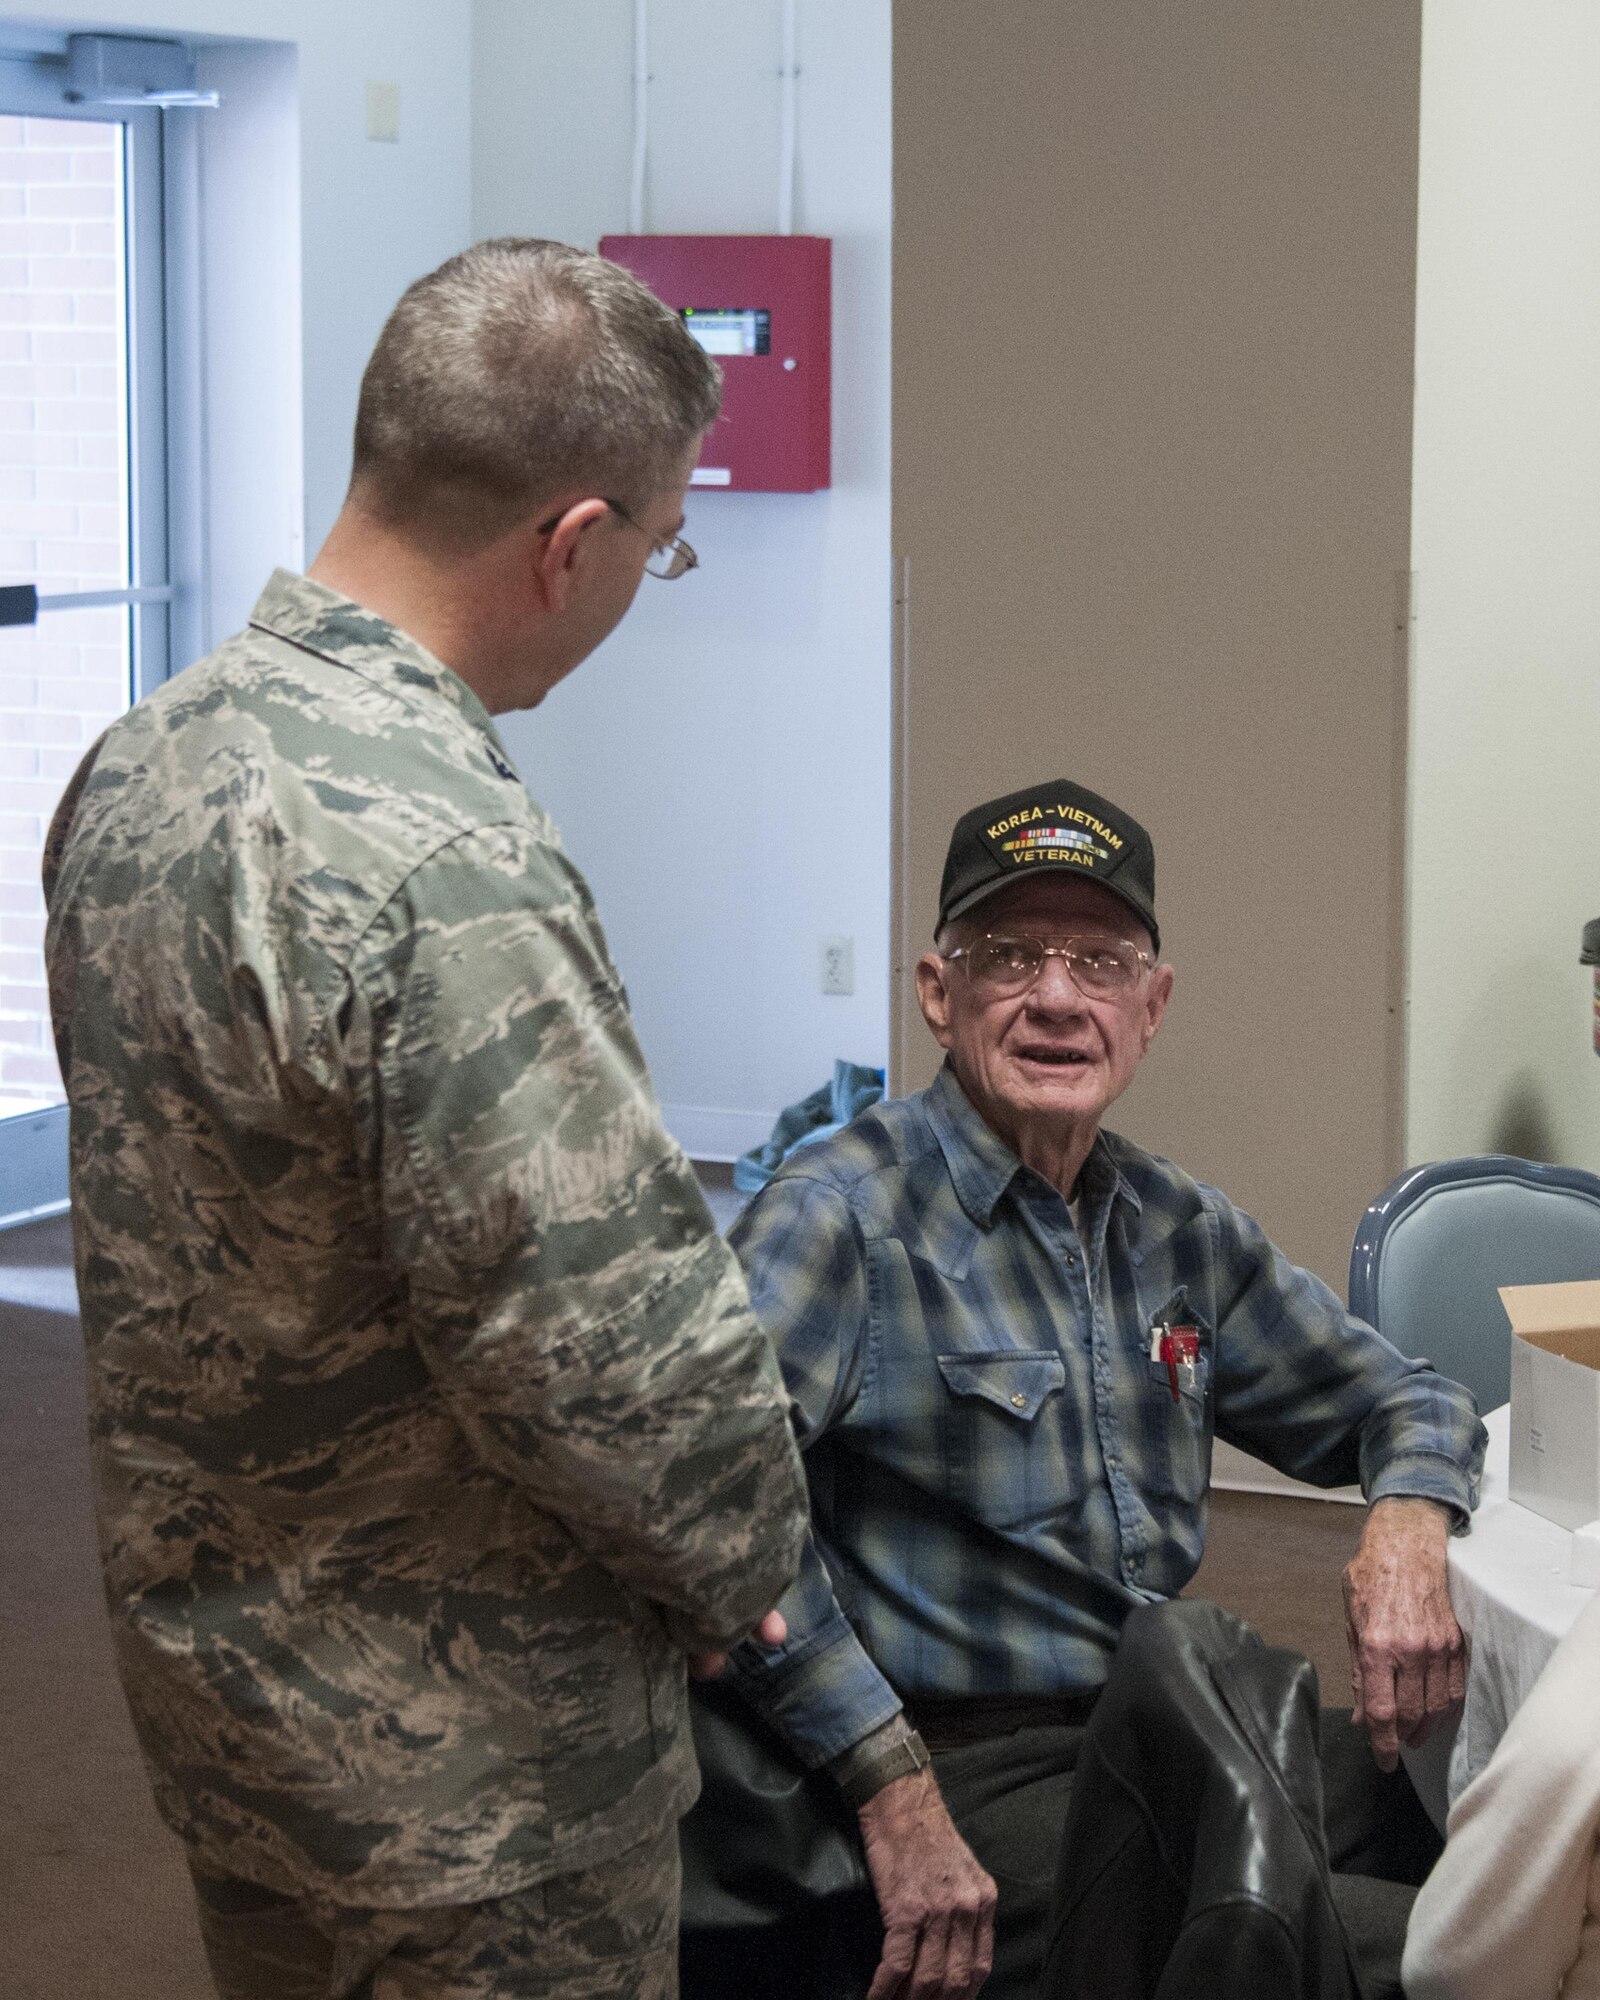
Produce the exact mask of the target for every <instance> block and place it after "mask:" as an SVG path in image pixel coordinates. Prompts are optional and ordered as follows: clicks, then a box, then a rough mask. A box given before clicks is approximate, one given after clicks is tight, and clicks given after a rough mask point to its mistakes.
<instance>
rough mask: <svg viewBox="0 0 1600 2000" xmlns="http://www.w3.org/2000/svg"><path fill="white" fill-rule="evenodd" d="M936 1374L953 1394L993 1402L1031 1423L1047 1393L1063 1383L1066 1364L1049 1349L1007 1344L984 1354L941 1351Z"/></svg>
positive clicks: (996, 1406) (996, 1405) (1041, 1406)
mask: <svg viewBox="0 0 1600 2000" xmlns="http://www.w3.org/2000/svg"><path fill="white" fill-rule="evenodd" d="M938 1362H939V1373H940V1374H941V1375H942V1376H943V1377H944V1385H945V1387H946V1388H947V1389H948V1390H949V1391H950V1393H951V1395H952V1396H972V1397H976V1398H977V1399H978V1401H980V1402H983V1403H992V1404H993V1405H994V1407H995V1408H996V1409H997V1410H1004V1411H1005V1413H1006V1415H1007V1416H1008V1417H1012V1418H1015V1419H1017V1420H1019V1421H1021V1422H1022V1423H1028V1424H1031V1423H1032V1422H1033V1420H1034V1418H1035V1417H1036V1416H1038V1414H1039V1412H1040V1410H1041V1409H1042V1408H1043V1407H1044V1401H1045V1398H1046V1397H1047V1396H1050V1395H1053V1394H1054V1393H1055V1391H1056V1390H1057V1389H1060V1388H1062V1387H1064V1386H1065V1383H1066V1379H1067V1370H1066V1364H1065V1363H1064V1362H1063V1361H1062V1359H1061V1356H1060V1355H1059V1354H1052V1353H1051V1352H1050V1350H1049V1349H1048V1348H1015V1347H1007V1348H1002V1349H999V1350H996V1351H994V1352H992V1353H986V1354H941V1355H940V1356H939V1357H938Z"/></svg>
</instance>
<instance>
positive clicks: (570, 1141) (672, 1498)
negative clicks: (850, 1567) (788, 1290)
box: [346, 827, 806, 1650]
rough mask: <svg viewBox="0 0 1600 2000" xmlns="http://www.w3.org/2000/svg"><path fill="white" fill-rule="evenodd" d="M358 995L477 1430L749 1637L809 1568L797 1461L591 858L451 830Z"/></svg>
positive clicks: (363, 1059) (365, 1054)
mask: <svg viewBox="0 0 1600 2000" xmlns="http://www.w3.org/2000/svg"><path fill="white" fill-rule="evenodd" d="M348 1014H349V1019H348V1021H347V1023H346V1047H347V1060H348V1061H349V1063H350V1067H351V1073H352V1079H353V1082H354V1084H355V1088H356V1091H357V1096H358V1100H359V1101H362V1102H363V1106H364V1113H365V1116H366V1119H367V1122H368V1125H369V1140H370V1144H371V1146H372V1148H373V1149H374V1151H375V1154H376V1162H377V1170H376V1178H377V1183H378V1186H379V1188H380V1189H381V1199H382V1202H383V1209H384V1224H385V1230H386V1236H387V1240H388V1245H389V1250H390V1254H391V1256H392V1258H393V1259H394V1261H395V1263H396V1264H397V1266H398V1268H399V1269H400V1270H402V1271H403V1272H404V1273H405V1274H406V1282H407V1284H408V1288H409V1293H410V1302H411V1307H412V1314H413V1318H414V1320H415V1323H416V1324H417V1326H418V1328H419V1329H420V1331H419V1334H418V1339H419V1343H420V1345H421V1347H422V1350H423V1353H424V1356H425V1358H426V1361H427V1363H428V1366H429V1368H430V1369H431V1371H432V1373H433V1375H434V1377H435V1379H436V1380H437V1382H438V1384H439V1387H440V1389H441V1391H442V1392H443V1394H444V1396H445V1397H446V1399H447V1400H448V1402H449V1404H450V1406H451V1409H452V1411H453V1412H454V1414H455V1416H456V1418H457V1420H458V1421H459V1423H460V1424H461V1426H462V1428H463V1430H464V1431H465V1432H466V1434H467V1436H468V1437H469V1438H470V1439H471V1441H472V1443H473V1445H474V1447H475V1449H476V1450H477V1451H478V1453H479V1454H480V1456H481V1457H482V1458H483V1459H484V1460H485V1461H486V1462H487V1463H488V1464H490V1465H491V1466H493V1467H494V1468H495V1469H496V1471H498V1472H500V1473H501V1474H502V1475H504V1476H505V1477H506V1478H508V1479H510V1480H513V1481H515V1482H516V1483H517V1485H519V1486H520V1487H522V1488H523V1489H524V1490H525V1491H526V1492H527V1493H528V1494H530V1495H531V1497H532V1498H533V1499H534V1500H535V1501H536V1503H537V1504H538V1505H539V1506H540V1507H542V1508H543V1509H545V1510H546V1511H547V1512H549V1513H551V1514H553V1515H554V1516H556V1517H557V1518H559V1519H560V1520H561V1522H562V1523H563V1524H564V1526H565V1527H566V1528H567V1530H568V1532H569V1533H570V1534H571V1535H572V1537H573V1539H574V1540H575V1541H576V1542H577V1543H578V1544H579V1546H580V1547H582V1548H583V1549H584V1551H585V1552H586V1553H587V1554H588V1555H589V1556H591V1557H592V1558H593V1559H594V1560H595V1561H596V1562H598V1563H600V1564H602V1565H603V1566H604V1567H605V1568H606V1569H608V1570H610V1571H611V1572H612V1573H614V1574H615V1575H616V1576H617V1577H619V1578H620V1579H621V1580H622V1581H624V1582H625V1583H627V1584H628V1585H629V1586H631V1587H632V1588H633V1589H634V1590H636V1591H638V1592H640V1593H641V1594H643V1595H644V1596H646V1597H648V1598H651V1599H653V1600H654V1601H655V1602H657V1603H658V1604H660V1605H661V1606H662V1607H663V1608H664V1610H665V1611H666V1613H667V1614H668V1624H669V1627H670V1628H671V1629H672V1630H673V1632H674V1636H675V1637H677V1638H678V1639H679V1640H680V1642H681V1643H683V1644H684V1645H685V1646H686V1647H687V1648H689V1649H691V1650H695V1649H699V1648H709V1647H711V1646H718V1647H720V1646H723V1645H725V1644H727V1643H729V1642H730V1641H732V1640H733V1639H735V1638H737V1637H738V1636H739V1635H740V1634H741V1633H743V1632H745V1631H748V1630H749V1628H750V1626H751V1625H752V1624H753V1623H754V1622H755V1620H756V1619H757V1618H759V1617H760V1616H761V1615H762V1614H763V1613H764V1612H766V1611H767V1610H768V1609H769V1608H770V1606H771V1605H773V1604H774V1603H775V1602H776V1601H777V1599H778V1597H779V1596H780V1595H781V1594H782V1592H783V1589H784V1587H785V1585H786V1584H787V1583H788V1582H789V1580H790V1578H791V1577H792V1576H793V1575H794V1571H795V1565H796V1561H797V1559H798V1555H799V1549H800V1540H801V1536H802V1534H803V1532H804V1526H805V1518H806V1516H805V1485H804V1476H803V1474H802V1472H801V1469H800V1463H799V1458H798V1455H797V1453H796V1450H795V1444H794V1439H793V1435H792V1433H791V1430H790V1426H789V1420H788V1412H787V1398H786V1396H785V1394H784V1390H783V1384H782V1380H781V1377H780V1376H779V1373H778V1370H777V1366H776V1362H775V1358H774V1356H773V1353H772V1348H771V1343H770V1342H769V1341H768V1340H767V1338H766V1336H765V1335H764V1334H763V1333H762V1331H761V1329H760V1327H759V1325H758V1324H757V1322H756V1320H755V1317H754V1315H753V1314H752V1313H751V1311H750V1308H749V1303H748V1295H747V1293H746V1290H745V1287H744V1283H743V1281H742V1278H741V1276H740V1273H739V1269H738V1266H737V1264H736V1262H735V1261H734V1259H733V1257H732V1255H731V1253H730V1252H729V1251H728V1250H727V1248H726V1246H725V1245H724V1244H723V1242H722V1241H721V1239H720V1238H719V1237H718V1235H717V1233H716V1231H715V1229H714V1227H713V1225H712V1222H711V1218H710V1216H709V1214H708V1213H707V1210H706V1206H705V1202H704V1200H703V1198H702V1196H701V1194H700V1191H699V1187H698V1184H697V1183H696V1181H695V1179H694V1175H693V1173H692V1171H691V1169H690V1167H689V1165H688V1162H687V1161H686V1160H685V1159H684V1157H683V1154H682V1153H681V1152H680V1151H679V1149H678V1148H677V1147H676V1146H675V1145H674V1144H673V1142H672V1141H671V1139H670V1138H669V1137H668V1136H667V1134H666V1132H665V1131H664V1129H663V1127H662V1124H661V1119H660V1113H659V1110H658V1107H657V1105H656V1101H655V1097H654V1094H653V1092H652V1090H651V1086H650V1080H649V1077H648V1074H647V1073H646V1070H645V1065H644V1061H643V1058H642V1056H641V1055H640V1052H639V1048H638V1045H637V1043H636V1041H635V1039H634V1034H633V1028H632V1023H631V1021H630V1019H629V1014H628V1008H627V1003H626V999H625V997H624V995H623V992H622V988H621V984H620V982H619V980H618V979H617V976H616V972H615V970H614V968H613V967H612V965H611V962H610V959H609V956H608V954H607V952H606V949H605V943H604V939H603V937H602V936H601V933H600V929H599V925H598V923H597V921H596V919H595V916H594V912H593V907H592V904H591V903H590V901H589V897H588V891H587V889H586V888H585V887H584V885H583V883H582V881H581V879H580V878H579V877H578V876H577V874H576V872H575V871H574V870H572V868H571V867H570V865H569V864H568V863H567V862H566V861H565V859H564V857H562V856H561V855H560V854H559V852H558V851H556V850H554V849H552V848H551V847H549V846H548V845H547V844H545V843H544V842H542V841H540V840H539V839H538V838H537V837H536V836H535V835H534V834H533V833H532V832H530V831H527V830H524V829H522V828H520V827H498V828H488V829H482V830H480V831H478V832H476V833H473V834H470V835H466V836H463V837H462V838H461V839H459V840H457V841H454V842H452V843H451V844H450V845H449V846H447V847H446V848H444V849H442V850H441V851H440V852H438V853H437V854H435V855H434V856H433V857H432V858H431V859H430V860H429V861H428V862H427V863H425V864H424V865H423V866H422V867H421V868H419V869H418V870H417V871H415V873H414V874H413V875H412V876H411V878H410V879H409V880H408V881H407V883H406V884H405V886H404V888H403V889H402V890H401V892H400V893H399V894H398V895H397V896H396V897H395V898H394V899H393V901H392V902H391V903H390V904H389V905H388V906H387V907H386V909H385V911H384V912H383V915H382V917H381V919H380V920H379V921H378V922H377V923H376V924H375V925H374V927H373V929H372V931H371V932H369V934H368V937H367V939H366V941H365V944H364V947H363V950H362V952H361V953H360V954H359V955H358V959H357V962H356V966H355V969H354V989H353V994H352V1000H351V1004H350V1008H349V1010H348Z"/></svg>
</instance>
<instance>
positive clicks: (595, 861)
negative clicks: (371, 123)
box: [472, 0, 890, 1157]
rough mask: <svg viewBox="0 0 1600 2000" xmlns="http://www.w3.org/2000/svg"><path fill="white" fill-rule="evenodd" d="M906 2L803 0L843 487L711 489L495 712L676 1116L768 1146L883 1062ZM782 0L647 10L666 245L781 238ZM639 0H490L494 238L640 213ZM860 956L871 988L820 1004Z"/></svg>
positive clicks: (812, 172)
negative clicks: (616, 603) (894, 39)
mask: <svg viewBox="0 0 1600 2000" xmlns="http://www.w3.org/2000/svg"><path fill="white" fill-rule="evenodd" d="M889 15H890V9H889V0H800V37H801V46H800V63H801V66H802V70H803V75H802V79H801V84H800V122H799V138H800V175H799V183H798V200H797V205H796V217H795V226H796V228H797V229H800V230H802V231H805V232H807V233H811V234H817V235H827V236H832V237H833V238H834V364H833V365H834V433H833V435H834V484H833V488H832V490H831V491H830V492H827V493H823V494H815V495H778V494H717V493H697V494H692V495H691V496H690V500H689V522H688V527H687V530H686V533H687V535H688V537H689V539H690V540H691V541H692V542H693V543H694V545H695V547H696V549H697V550H698V551H699V553H700V557H701V563H702V568H701V569H700V571H698V572H697V573H695V574H694V575H692V576H689V577H687V578H685V579H684V580H683V581H681V582H678V583H674V584H671V585H666V584H661V583H657V582H652V581H650V580H649V579H646V581H645V584H644V587H643V590H642V591H641V594H640V598H639V601H638V603H637V604H636V606H635V608H634V611H633V612H632V614H631V615H630V617H629V619H628V620H627V622H626V623H625V624H624V625H623V626H622V627H621V628H620V629H619V631H618V632H617V633H616V635H615V636H614V637H613V638H612V639H611V640H609V641H608V642H607V644H606V645H605V646H604V647H603V648H602V649H601V651H600V652H599V653H598V654H597V655H596V656H595V658H594V659H592V660H591V661H589V662H588V663H587V665H585V666H584V667H583V668H582V669H580V671H579V672H578V673H577V674H576V675H575V676H574V677H573V679H572V680H570V681H568V682H567V683H566V684H565V685H564V686H563V687H562V688H560V689H558V690H557V691H556V693H555V694H553V695H552V696H551V698H550V699H549V701H548V702H546V704H545V705H544V707H543V708H541V709H539V710H537V711H535V712H534V713H533V714H531V715H528V716H521V717H508V718H506V719H505V735H506V739H507V742H508V744H509V746H510V747H511V750H512V752H513V755H514V756H516V758H517V759H518V762H519V765H520V767H521V769H522V772H523V775H524V776H525V777H526V779H527V780H528V783H529V785H530V787H531V788H532V790H533V792H534V793H535V795H536V796H537V797H538V798H539V799H540V800H541V801H542V802H543V803H544V804H545V805H546V806H548V807H549V809H550V810H551V812H552V813H553V814H554V815H555V818H556V820H557V822H558V824H559V825H560V826H561V828H562V830H563V833H564V835H565V837H566V841H567V845H568V847H569V849H570V850H571V852H572V854H573V856H574V858H575V859H576V860H577V862H578V864H579V866H580V867H582V868H583V870H584V871H585V873H586V874H587V876H588V878H589V880H590V882H591V883H592V885H593V887H594V890H595V895H596V898H597V901H598V903H599V906H600V910H601V913H602V915H603V917H604V919H605V923H606V928H607V932H608V935H609V937H610V940H611V944H612V948H613V951H614V952H615V955H616V958H617V961H618V963H619V965H620V966H621V968H622V972H623V976H624V978H625V979H626V980H627V982H628V987H629V991H630V994H631V996H632V999H633V1004H634V1011H635V1015H636V1017H637V1020H638V1024H639V1030H640V1035H641V1038H642V1040H643V1043H644V1046H645V1050H646V1052H647V1054H648V1056H649V1059H650V1062H651V1067H652V1070H653V1073H654V1076H655V1081H656V1087H657V1090H658V1092H659V1094H660V1096H661V1098H662V1100H663V1101H664V1103H665V1104H666V1106H667V1110H668V1119H669V1123H671V1125H672V1126H673V1129H674V1130H675V1131H676V1133H677V1135H678V1137H679V1138H680V1139H681V1140H682V1141H683V1143H684V1144H685V1145H686V1146H687V1147H688V1148H689V1149H690V1150H691V1151H693V1152H697V1153H700V1154H702V1155H704V1156H708V1157H716V1156H719V1155H721V1156H727V1155H730V1154H732V1153H734V1152H736V1151H738V1150H739V1149H741V1148H742V1147H744V1146H747V1145H749V1144H752V1143H754V1141H756V1140H757V1139H760V1138H764V1137H765V1136H766V1132H767V1129H768V1127H769V1126H770V1123H771V1120H772V1117H773V1114H774V1112H775V1111H776V1110H777V1109H778V1108H779V1107H780V1106H781V1105H783V1104H784V1103H786V1102H788V1101H790V1100H791V1099H793V1098H795V1097H798V1096H800V1095H802V1094H803V1093H804V1092H806V1091H807V1090H809V1089H811V1088H812V1087H813V1086H814V1085H815V1084H817V1083H818V1082H820V1081H822V1080H823V1078H825V1077H826V1076H827V1075H828V1074H829V1072H830V1069H831V1065H832V1061H833V1058H834V1057H835V1056H846V1057H849V1058H851V1059H853V1060H855V1061H860V1062H868V1063H873V1064H882V1063H883V1062H884V1060H885V1057H886V1050H887V1040H888V1029H887V1012H888V929H889V921H888V898H889V685H890V677H889V653H890V563H889V227H890V70H889V56H890V32H889ZM779 18H780V17H779V7H778V4H777V0H654V5H653V6H652V9H651V51H652V52H651V68H652V72H653V76H654V82H653V85H652V91H651V109H650V131H651V169H650V180H649V199H648V204H647V209H646V217H645V226H646V228H647V229H650V230H655V231H662V232H701V231H705V232H733V233H739V232H750V233H768V232H771V231H772V230H774V229H775V228H776V218H777V183H778V100H779V86H778V79H777V68H778V60H779ZM632 23H633V8H632V5H631V0H586V4H585V5H583V6H581V7H575V6H572V5H571V4H570V0H476V4H475V5H474V9H473V33H474V47H473V60H474V71H473V105H474V131H473V182H472V186H473V206H472V228H473V234H474V235H476V236H487V235H499V234H530V235H545V236H555V237H560V238H563V239H565V240H566V241H569V242H574V243H579V244H583V245H585V246H593V245H594V244H595V243H596V241H597V240H598V238H599V237H600V236H601V235H603V234H604V233H606V232H607V231H622V230H626V228H627V226H628V182H629V165H630V157H631V145H632V85H631V73H632ZM825 935H830V936H831V935H842V936H851V937H853V938H854V940H855V961H856V991H855V994H854V996H853V997H852V998H848V999H844V998H837V997H826V998H825V997H824V996H823V995H822V994H821V993H820V991H819V980H818V962H817V961H818V946H819V940H820V939H821V938H822V937H823V936H825Z"/></svg>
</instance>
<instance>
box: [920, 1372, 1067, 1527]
mask: <svg viewBox="0 0 1600 2000" xmlns="http://www.w3.org/2000/svg"><path fill="white" fill-rule="evenodd" d="M936 1358H937V1360H938V1363H939V1373H940V1375H941V1376H942V1377H943V1378H944V1386H945V1389H946V1391H947V1392H948V1393H947V1395H946V1398H945V1413H944V1424H943V1431H944V1440H945V1445H944V1458H945V1467H944V1470H945V1479H946V1483H947V1487H948V1490H949V1492H950V1495H951V1498H952V1499H954V1500H955V1501H957V1502H958V1503H959V1504H960V1506H961V1507H962V1508H963V1509H964V1510H966V1511H968V1512H970V1513H972V1514H973V1515H975V1516H976V1517H977V1518H978V1519H979V1520H981V1521H985V1522H987V1523H988V1524H989V1525H990V1526H991V1527H994V1528H998V1529H1001V1530H1007V1529H1009V1530H1013V1531H1015V1530H1018V1529H1021V1528H1024V1527H1026V1526H1027V1525H1028V1523H1029V1522H1031V1521H1032V1520H1033V1519H1034V1517H1035V1516H1036V1515H1037V1514H1039V1513H1040V1512H1041V1511H1044V1512H1050V1511H1053V1510H1055V1509H1056V1508H1059V1506H1060V1505H1061V1504H1062V1502H1063V1500H1064V1499H1065V1498H1066V1495H1065V1493H1064V1492H1063V1485H1062V1482H1063V1467H1062V1464H1061V1457H1062V1453H1061V1445H1060V1438H1059V1435H1058V1430H1059V1426H1057V1425H1056V1424H1053V1423H1043V1424H1041V1423H1040V1422H1039V1421H1038V1417H1039V1413H1040V1412H1041V1410H1043V1409H1044V1408H1045V1406H1046V1404H1047V1403H1049V1401H1050V1399H1051V1398H1052V1397H1059V1395H1060V1392H1061V1390H1062V1389H1063V1388H1064V1387H1065V1384H1066V1379H1067V1370H1066V1364H1065V1363H1064V1362H1063V1360H1062V1358H1061V1356H1060V1355H1059V1354H1056V1353H1052V1352H1051V1351H1050V1350H1049V1349H1048V1348H1039V1349H1019V1348H1004V1349H999V1350H995V1351H992V1352H987V1353H979V1354H973V1353H970V1352H969V1353H966V1354H941V1355H939V1356H937V1357H936Z"/></svg>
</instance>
